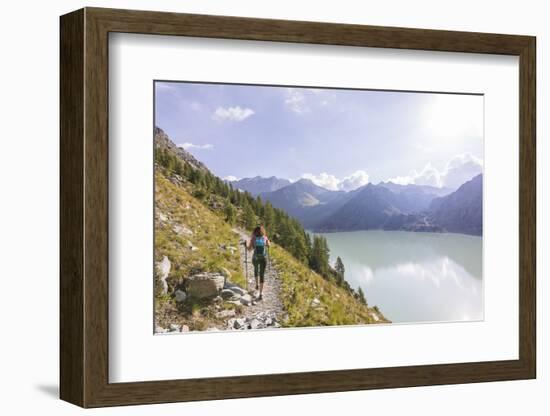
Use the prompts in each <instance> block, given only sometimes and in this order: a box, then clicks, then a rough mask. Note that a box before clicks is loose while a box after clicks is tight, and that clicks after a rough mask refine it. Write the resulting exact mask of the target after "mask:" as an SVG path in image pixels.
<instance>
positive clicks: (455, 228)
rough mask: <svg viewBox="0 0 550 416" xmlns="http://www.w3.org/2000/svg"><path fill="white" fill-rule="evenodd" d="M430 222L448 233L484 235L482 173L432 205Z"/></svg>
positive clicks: (437, 199)
mask: <svg viewBox="0 0 550 416" xmlns="http://www.w3.org/2000/svg"><path fill="white" fill-rule="evenodd" d="M430 220H431V221H432V222H434V223H436V224H439V225H440V226H441V227H443V228H444V229H445V230H446V231H449V232H458V233H465V234H475V235H482V234H483V175H482V174H481V173H480V174H479V175H477V176H475V177H474V178H472V179H471V180H469V181H468V182H466V183H464V184H463V185H462V186H460V187H459V188H458V189H457V190H456V191H455V192H453V193H452V194H450V195H447V196H444V197H441V198H436V199H434V200H433V201H432V202H431V205H430Z"/></svg>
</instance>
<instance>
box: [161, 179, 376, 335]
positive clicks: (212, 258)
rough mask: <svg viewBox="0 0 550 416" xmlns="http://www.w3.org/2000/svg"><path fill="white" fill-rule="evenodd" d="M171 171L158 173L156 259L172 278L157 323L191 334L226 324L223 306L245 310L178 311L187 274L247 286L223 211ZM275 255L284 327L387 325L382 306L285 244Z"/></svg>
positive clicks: (196, 307)
mask: <svg viewBox="0 0 550 416" xmlns="http://www.w3.org/2000/svg"><path fill="white" fill-rule="evenodd" d="M165 173H166V174H168V172H166V171H164V172H163V170H161V169H157V170H156V174H155V186H156V189H155V261H157V262H159V261H161V260H162V258H163V257H164V256H167V257H168V259H169V260H170V262H171V270H170V274H169V276H168V279H167V282H168V284H169V290H168V294H167V295H163V294H161V293H160V290H158V287H157V291H156V302H155V307H156V313H157V324H158V325H160V326H162V327H168V326H169V325H170V324H178V325H182V324H184V325H188V326H189V328H190V329H191V330H204V329H207V328H211V327H215V326H216V325H218V326H223V324H224V321H223V320H220V319H217V318H216V312H218V311H219V310H220V308H221V309H233V308H237V316H239V313H240V312H242V308H239V307H238V306H235V305H234V304H231V303H224V304H222V305H221V306H217V308H214V307H213V306H214V305H212V303H211V301H203V302H199V301H195V300H192V299H190V300H188V301H187V302H185V304H184V306H183V307H182V306H180V307H179V308H178V306H177V303H176V302H175V299H174V298H173V296H171V295H170V294H171V293H173V292H174V291H175V290H176V289H177V288H178V287H180V286H183V283H184V281H185V278H186V276H189V275H192V274H195V273H198V272H202V271H206V272H222V273H224V274H227V275H228V276H229V279H228V280H230V281H232V282H234V283H237V284H238V285H240V286H242V287H244V286H245V278H244V276H243V272H242V269H241V264H240V259H239V253H238V250H231V249H227V248H228V247H229V248H231V247H236V246H237V244H238V240H239V236H238V234H237V233H235V231H233V229H232V226H231V225H229V224H228V223H227V222H226V221H225V217H224V214H223V211H222V210H219V211H218V210H216V209H214V208H211V207H209V206H207V205H206V204H205V203H204V202H203V201H201V200H199V199H197V198H195V197H193V196H192V192H193V184H191V183H189V182H186V181H185V180H179V178H178V179H174V177H171V178H172V181H173V182H172V181H171V180H170V179H168V178H167V177H166V176H165ZM174 182H175V183H174ZM210 205H214V206H215V205H216V204H210ZM222 247H226V248H225V249H224V248H222ZM270 255H271V261H272V267H275V268H276V269H277V271H278V272H279V276H280V279H281V281H282V293H281V298H282V299H281V300H282V302H283V305H284V309H285V311H286V315H287V319H286V320H285V321H284V322H282V324H283V326H286V327H301V326H325V325H349V324H367V323H380V322H387V321H386V320H385V319H384V317H383V316H382V315H381V314H380V313H379V312H378V311H377V308H376V309H375V308H370V307H367V306H366V305H363V304H362V303H361V302H359V301H358V300H357V299H356V298H354V297H353V296H352V295H350V294H349V293H348V292H347V291H346V290H344V289H343V288H341V287H338V286H336V285H334V284H333V283H332V282H329V281H326V280H325V279H323V277H321V276H320V275H319V274H317V273H315V272H313V271H312V270H310V269H309V268H308V267H307V266H305V265H304V264H303V263H301V262H299V261H298V260H296V259H295V258H294V257H293V256H292V255H290V254H289V253H288V252H286V251H285V250H284V249H282V248H281V247H280V246H278V245H276V244H273V246H272V249H271V252H270ZM375 317H376V318H378V320H376V318H375Z"/></svg>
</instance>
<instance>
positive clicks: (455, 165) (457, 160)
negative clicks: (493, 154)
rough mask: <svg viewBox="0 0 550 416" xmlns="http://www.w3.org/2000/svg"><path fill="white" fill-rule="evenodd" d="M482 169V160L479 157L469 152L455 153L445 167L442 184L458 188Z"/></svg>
mask: <svg viewBox="0 0 550 416" xmlns="http://www.w3.org/2000/svg"><path fill="white" fill-rule="evenodd" d="M482 171H483V162H482V160H481V159H479V158H477V157H475V156H473V155H471V154H469V153H464V154H461V155H457V156H455V157H453V158H452V159H451V160H449V162H448V163H447V166H446V167H445V177H444V181H443V182H444V186H448V187H449V188H458V187H459V186H460V185H462V184H463V183H464V182H466V181H468V180H470V179H472V178H473V177H474V176H477V175H478V174H480V173H481V172H482Z"/></svg>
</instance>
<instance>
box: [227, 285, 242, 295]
mask: <svg viewBox="0 0 550 416" xmlns="http://www.w3.org/2000/svg"><path fill="white" fill-rule="evenodd" d="M224 288H225V289H229V290H231V291H232V292H233V293H236V294H237V295H239V296H244V295H246V294H247V291H246V290H244V289H243V288H242V287H239V286H237V285H236V284H234V283H226V284H225V286H224Z"/></svg>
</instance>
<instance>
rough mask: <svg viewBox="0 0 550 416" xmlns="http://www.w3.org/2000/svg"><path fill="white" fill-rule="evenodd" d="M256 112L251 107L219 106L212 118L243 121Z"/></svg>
mask: <svg viewBox="0 0 550 416" xmlns="http://www.w3.org/2000/svg"><path fill="white" fill-rule="evenodd" d="M253 114H254V110H252V109H251V108H241V107H239V106H235V107H218V108H217V109H216V111H215V112H214V114H213V115H212V118H213V119H214V120H218V121H224V120H230V121H243V120H246V119H247V118H248V117H250V116H251V115H253Z"/></svg>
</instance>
